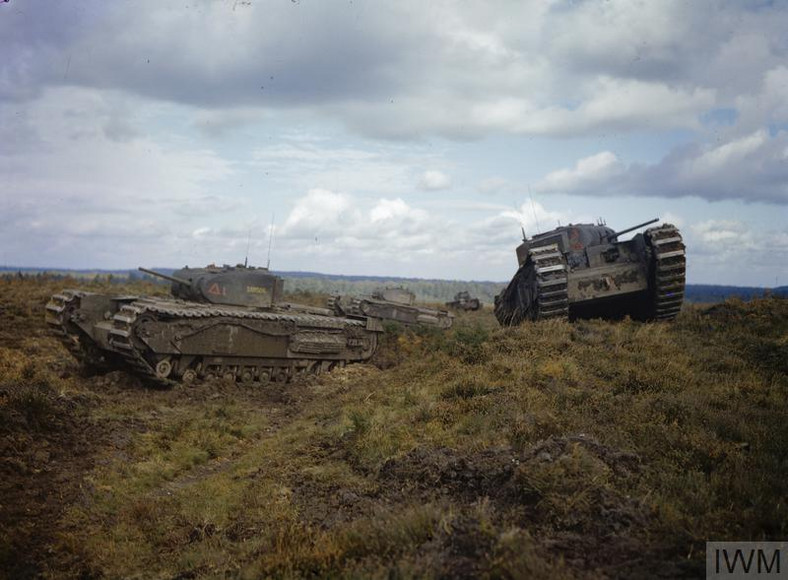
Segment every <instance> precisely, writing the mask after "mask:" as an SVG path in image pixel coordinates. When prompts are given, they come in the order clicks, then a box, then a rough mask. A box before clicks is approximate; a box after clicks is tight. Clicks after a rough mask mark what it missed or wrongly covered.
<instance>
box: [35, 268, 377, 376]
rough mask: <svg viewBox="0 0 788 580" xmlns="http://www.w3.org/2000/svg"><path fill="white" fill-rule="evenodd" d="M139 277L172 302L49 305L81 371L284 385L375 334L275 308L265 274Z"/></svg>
mask: <svg viewBox="0 0 788 580" xmlns="http://www.w3.org/2000/svg"><path fill="white" fill-rule="evenodd" d="M140 270H142V271H144V272H147V273H149V274H152V275H155V276H159V277H161V278H165V279H167V280H169V281H170V282H172V287H171V294H172V296H173V297H172V298H158V297H145V296H120V295H110V294H100V293H93V292H85V291H82V290H63V291H62V292H60V293H59V294H55V295H54V296H52V298H51V299H50V301H49V303H48V304H47V306H46V321H47V323H48V324H49V327H50V328H51V329H52V331H53V332H54V333H55V334H57V335H58V336H59V337H60V339H61V341H62V342H63V344H64V345H65V346H66V347H67V348H68V349H69V350H70V351H71V352H72V354H73V355H74V356H75V357H76V358H77V359H79V360H80V361H82V362H83V363H85V364H86V365H87V366H88V367H96V368H99V369H101V368H103V369H112V368H120V369H124V370H127V371H130V372H132V373H134V374H137V375H139V376H142V377H143V378H146V379H152V380H154V381H157V382H159V383H162V384H167V385H169V384H173V383H176V382H182V383H193V382H195V381H198V380H201V379H212V378H216V377H222V378H225V379H228V380H234V381H237V382H239V383H244V384H261V383H267V382H268V381H271V380H273V381H277V382H286V381H288V380H290V379H291V378H292V377H294V376H296V375H298V374H304V373H314V374H317V373H320V372H322V371H326V370H330V369H332V368H333V367H335V366H343V365H345V364H346V363H351V362H359V361H365V360H368V359H369V358H370V357H371V356H372V355H373V353H374V352H375V349H376V347H377V342H378V335H379V333H380V332H382V330H383V329H382V326H381V324H380V322H379V321H378V320H376V319H374V318H361V319H352V320H351V319H347V318H342V317H337V316H334V315H333V313H332V312H331V311H329V310H327V309H325V308H310V307H306V306H299V305H295V304H290V303H286V302H283V301H282V300H281V298H282V293H283V280H282V279H281V278H280V277H278V276H275V275H274V274H272V273H271V272H269V271H268V270H267V269H266V268H253V267H246V266H242V265H238V266H235V267H231V266H222V267H216V266H213V265H211V266H207V267H205V268H188V267H186V268H182V269H180V270H178V271H176V272H174V273H173V275H172V276H167V275H164V274H160V273H158V272H154V271H151V270H146V269H144V268H140Z"/></svg>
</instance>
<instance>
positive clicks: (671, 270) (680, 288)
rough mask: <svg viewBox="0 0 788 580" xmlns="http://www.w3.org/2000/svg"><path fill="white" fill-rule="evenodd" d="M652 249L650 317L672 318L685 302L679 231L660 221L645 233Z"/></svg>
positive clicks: (684, 271) (683, 264)
mask: <svg viewBox="0 0 788 580" xmlns="http://www.w3.org/2000/svg"><path fill="white" fill-rule="evenodd" d="M644 235H645V238H646V243H647V245H648V247H649V248H650V250H651V279H650V280H649V296H650V304H649V307H650V308H649V310H650V311H651V318H655V319H657V320H673V319H674V318H676V316H677V315H678V313H679V311H680V310H681V305H682V304H683V302H684V280H685V275H686V257H685V249H684V242H683V240H682V239H681V234H680V233H679V230H678V229H677V228H675V227H674V226H672V225H670V224H663V225H661V226H659V227H657V228H651V229H648V230H646V232H645V234H644Z"/></svg>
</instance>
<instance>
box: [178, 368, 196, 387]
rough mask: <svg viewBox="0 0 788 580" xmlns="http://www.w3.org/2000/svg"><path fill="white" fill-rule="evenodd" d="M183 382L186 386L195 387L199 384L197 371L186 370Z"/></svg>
mask: <svg viewBox="0 0 788 580" xmlns="http://www.w3.org/2000/svg"><path fill="white" fill-rule="evenodd" d="M181 381H182V382H183V384H185V385H193V384H194V383H196V382H197V371H195V370H194V369H186V370H185V371H184V372H183V376H182V377H181Z"/></svg>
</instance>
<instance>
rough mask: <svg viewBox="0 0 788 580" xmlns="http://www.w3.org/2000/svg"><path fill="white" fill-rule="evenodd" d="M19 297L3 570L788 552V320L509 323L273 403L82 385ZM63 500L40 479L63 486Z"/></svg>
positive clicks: (411, 565) (12, 303)
mask: <svg viewBox="0 0 788 580" xmlns="http://www.w3.org/2000/svg"><path fill="white" fill-rule="evenodd" d="M62 286H64V284H62V283H58V284H52V283H49V282H46V281H43V282H42V281H38V282H34V281H13V282H3V283H0V294H1V295H2V296H3V301H2V303H0V307H1V308H2V311H1V312H0V316H1V317H2V327H0V328H1V329H2V330H0V430H2V431H1V432H0V434H1V435H2V438H3V439H2V441H3V446H2V448H1V451H2V461H3V472H2V475H3V476H4V477H3V479H2V483H1V484H0V486H2V489H0V493H1V494H2V497H3V498H9V499H10V501H9V499H5V501H3V502H1V503H2V507H0V512H1V513H0V515H1V516H2V518H0V522H2V524H1V525H0V569H4V570H6V571H7V573H9V572H8V571H11V572H10V575H17V576H20V575H21V576H25V575H28V576H29V575H36V574H39V575H43V576H48V577H62V576H83V575H84V576H87V577H91V576H108V577H161V578H165V577H215V576H232V577H240V578H257V577H261V576H273V577H287V578H295V577H305V576H330V577H381V578H382V577H386V578H389V577H402V578H417V577H418V578H421V577H463V576H465V577H478V576H488V577H536V578H547V577H550V578H552V577H557V578H578V577H582V578H594V577H621V578H623V577H632V576H650V575H658V574H663V575H668V576H670V575H689V576H698V575H702V570H703V568H702V566H703V551H704V542H705V541H706V540H723V539H726V540H734V539H738V540H743V539H784V538H785V537H786V533H788V530H787V529H786V522H788V508H787V507H786V504H785V502H784V498H785V497H786V495H787V493H786V492H788V483H786V482H788V462H786V460H785V449H786V448H788V430H786V429H785V426H784V418H785V416H786V411H787V410H788V380H787V379H786V361H788V302H786V301H785V300H779V299H764V300H758V301H754V302H752V303H742V302H738V301H729V302H726V303H724V304H722V305H718V306H715V307H712V308H705V309H704V308H697V307H694V308H689V309H688V310H686V311H685V312H683V313H682V315H681V316H680V318H679V320H678V321H677V322H676V323H675V324H651V325H647V324H641V323H637V322H632V321H628V320H625V321H623V322H617V323H609V322H603V321H582V322H577V323H573V324H568V323H561V322H546V323H540V324H530V325H525V326H522V327H519V328H513V329H499V328H498V327H497V325H496V324H495V322H494V319H493V317H492V314H491V313H490V312H489V310H485V311H482V312H479V313H464V314H462V315H460V316H459V317H458V319H457V322H456V324H455V327H454V328H453V329H452V330H451V331H449V332H447V333H439V332H435V331H430V330H418V331H413V330H408V329H402V328H397V327H390V328H388V331H387V334H386V337H385V340H384V344H383V347H382V349H381V352H379V353H378V355H377V356H376V366H375V365H356V366H351V367H348V368H346V369H342V370H338V371H336V372H334V373H331V374H329V375H326V376H323V377H320V379H319V380H316V379H315V380H310V381H307V382H301V383H296V384H292V385H288V386H287V387H285V388H282V387H276V388H274V387H271V388H268V389H265V390H262V391H254V390H250V389H238V388H236V387H234V386H232V387H231V386H228V385H221V384H216V385H203V386H199V387H195V388H191V389H187V388H181V387H178V388H175V389H172V390H169V391H162V390H149V389H146V388H145V387H143V386H142V385H140V384H139V383H138V382H137V381H135V380H134V379H132V378H129V377H127V376H126V375H124V374H123V373H117V372H116V373H112V374H110V375H108V376H105V377H83V376H81V375H80V373H79V369H78V368H77V367H76V364H75V363H74V362H73V361H71V360H70V358H69V356H68V354H67V353H66V351H65V350H63V349H62V348H61V347H60V346H59V345H58V344H57V343H56V342H55V341H54V340H52V339H51V338H49V337H48V336H47V334H46V331H45V329H44V325H43V322H42V320H43V304H44V303H45V302H46V297H47V296H48V295H49V294H50V293H51V292H53V291H55V290H58V289H59V288H60V287H62ZM42 474H43V475H42Z"/></svg>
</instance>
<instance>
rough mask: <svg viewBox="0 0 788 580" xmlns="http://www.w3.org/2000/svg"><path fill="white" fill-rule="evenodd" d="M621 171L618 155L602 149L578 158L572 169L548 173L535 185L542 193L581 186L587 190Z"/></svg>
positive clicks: (573, 189)
mask: <svg viewBox="0 0 788 580" xmlns="http://www.w3.org/2000/svg"><path fill="white" fill-rule="evenodd" d="M622 171H623V166H622V164H621V161H619V159H618V157H616V155H615V154H614V153H611V152H610V151H602V152H601V153H597V154H596V155H592V156H590V157H585V158H583V159H580V160H578V162H577V163H576V164H575V166H574V167H573V168H572V169H560V170H558V171H553V172H551V173H548V174H547V175H546V176H545V177H544V178H543V179H542V180H541V181H540V182H539V183H538V185H537V187H538V189H539V191H540V192H544V193H550V192H560V193H567V192H571V191H576V190H578V189H581V188H582V189H583V190H586V191H587V190H590V189H592V188H593V187H595V186H598V185H602V184H604V183H605V182H607V181H609V180H610V179H611V178H613V177H616V176H619V175H620V174H621V173H622Z"/></svg>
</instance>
